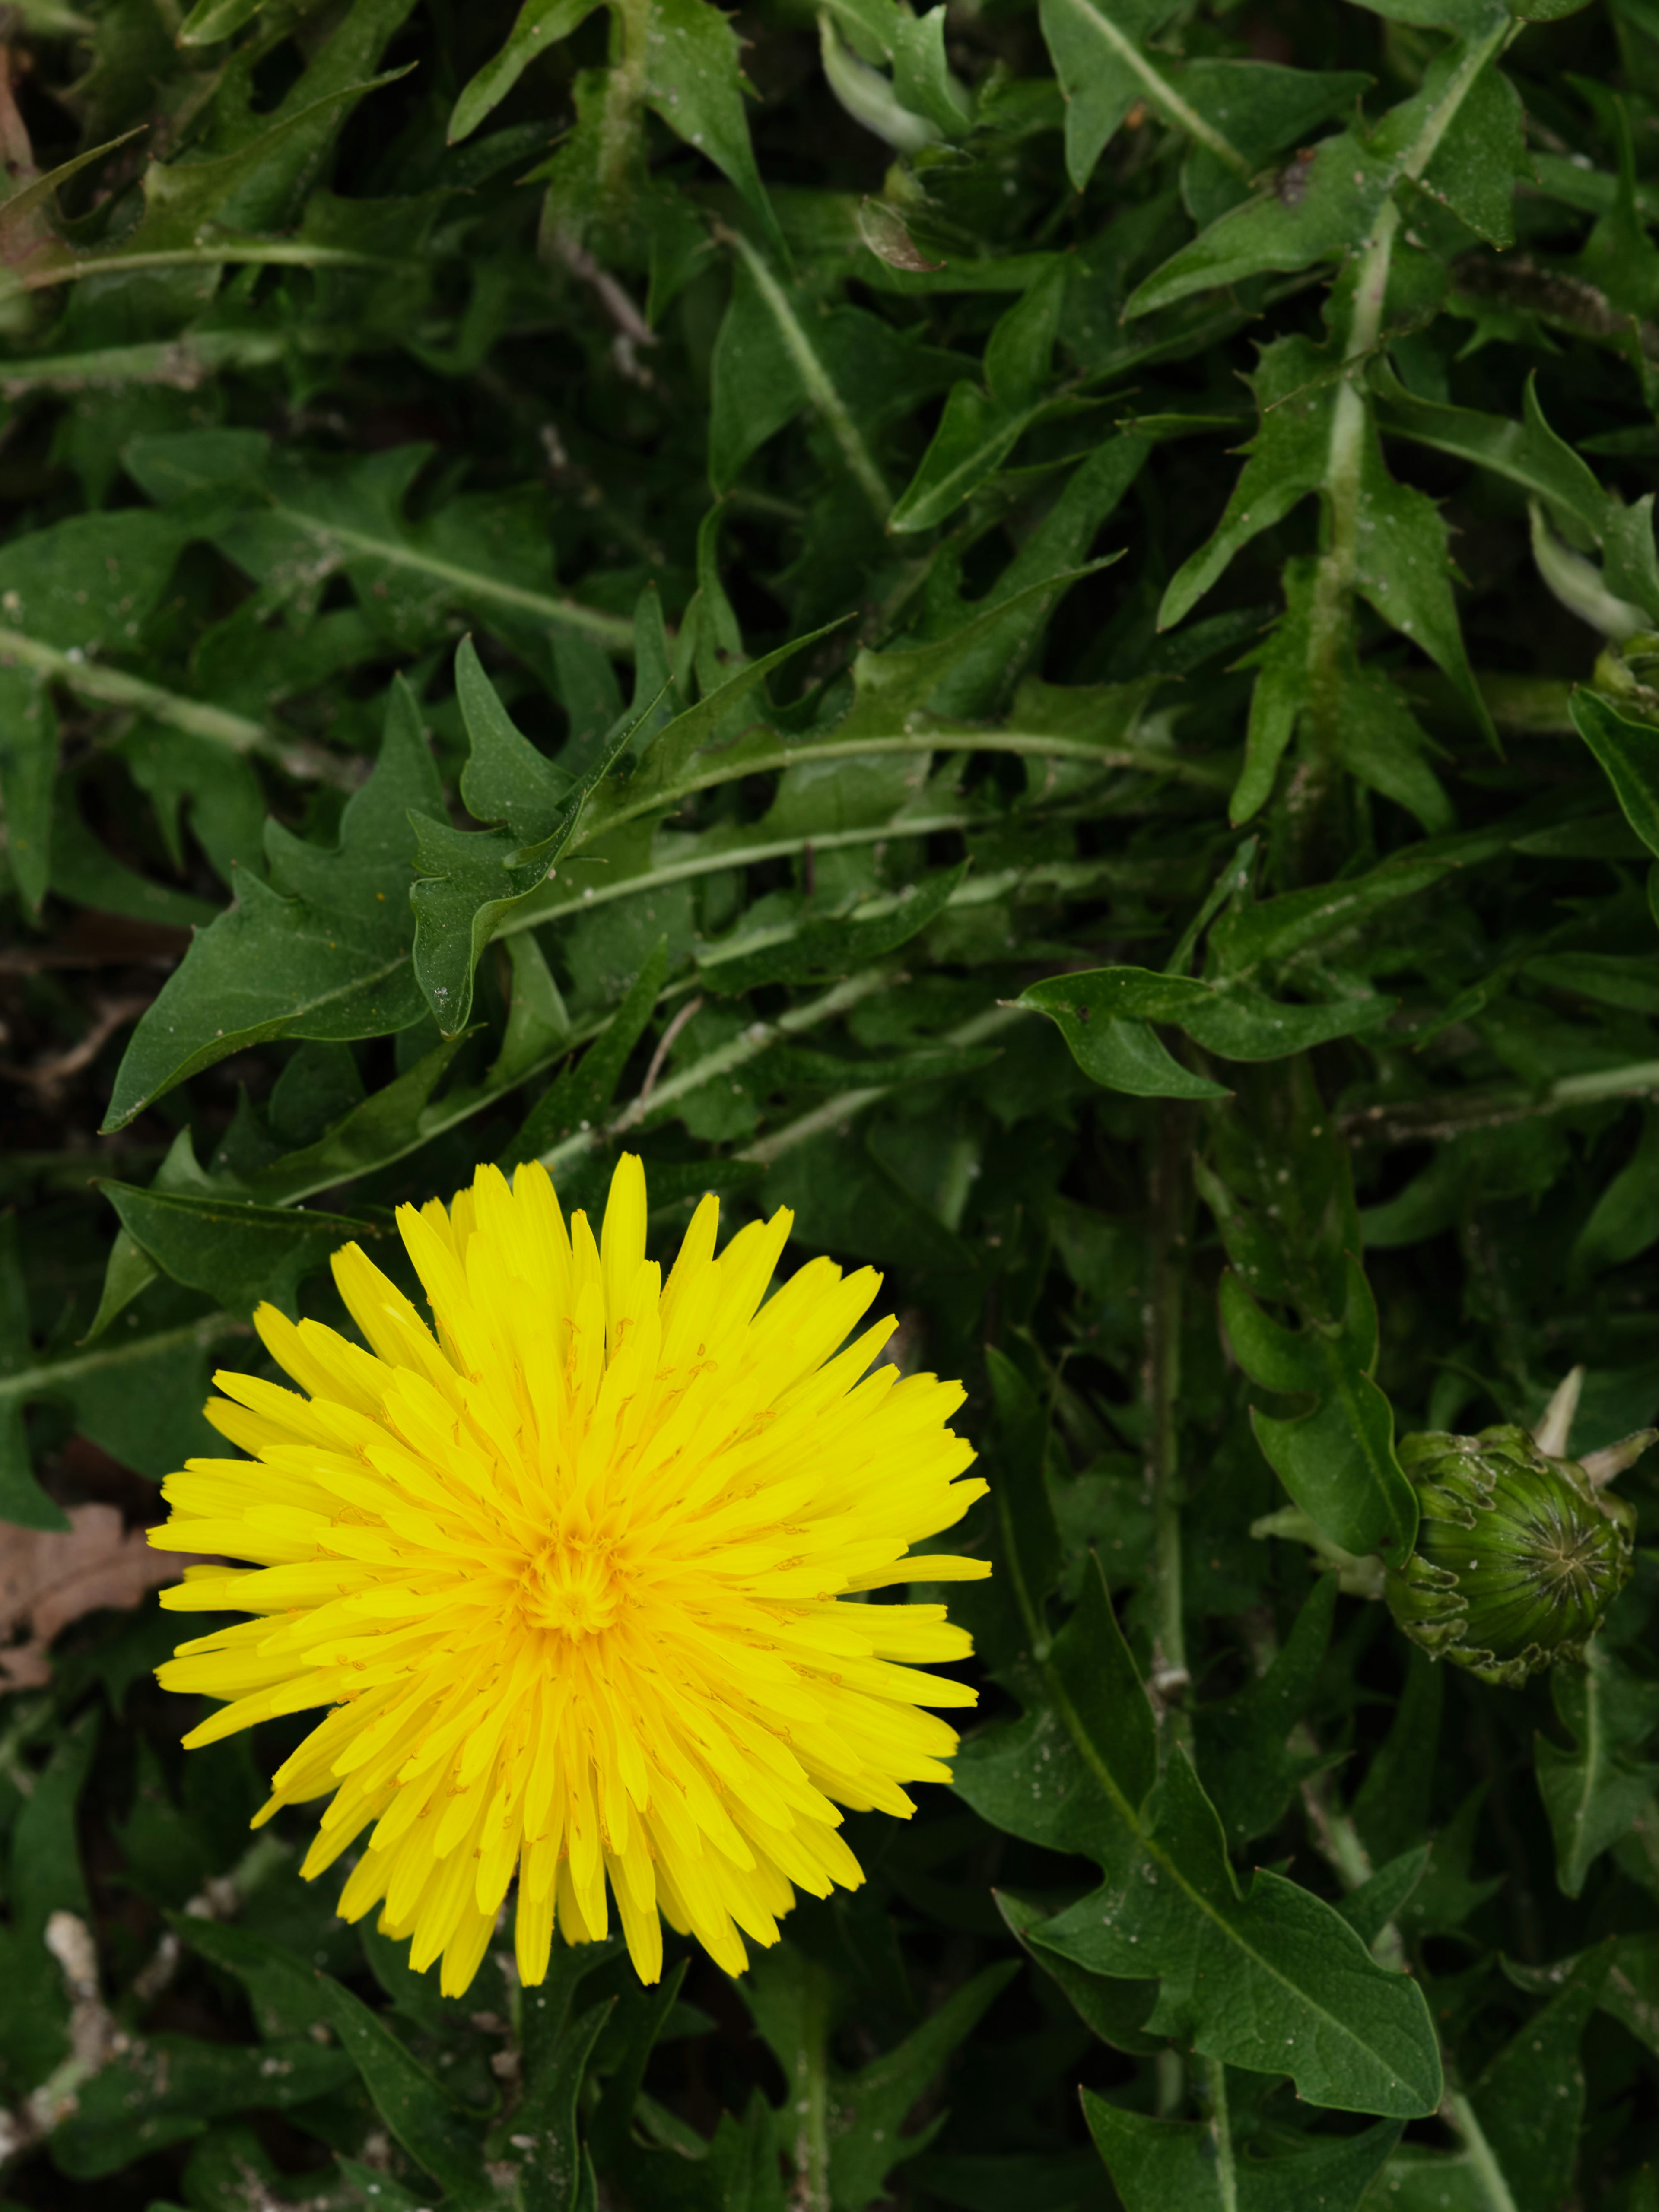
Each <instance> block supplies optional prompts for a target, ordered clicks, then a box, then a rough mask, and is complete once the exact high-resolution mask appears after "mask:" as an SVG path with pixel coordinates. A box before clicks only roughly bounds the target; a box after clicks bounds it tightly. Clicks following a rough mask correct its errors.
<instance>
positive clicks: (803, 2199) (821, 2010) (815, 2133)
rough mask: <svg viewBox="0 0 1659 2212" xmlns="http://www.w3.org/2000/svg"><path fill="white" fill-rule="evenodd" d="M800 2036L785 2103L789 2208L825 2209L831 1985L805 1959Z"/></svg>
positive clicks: (793, 2210)
mask: <svg viewBox="0 0 1659 2212" xmlns="http://www.w3.org/2000/svg"><path fill="white" fill-rule="evenodd" d="M801 1972H802V1977H803V1980H804V1984H805V1988H804V1990H803V1993H802V2002H801V2008H800V2014H799V2018H800V2026H801V2040H800V2042H799V2044H798V2045H796V2049H795V2078H794V2080H793V2081H792V2082H791V2083H790V2085H789V2088H790V2095H789V2105H790V2109H791V2110H792V2111H793V2113H794V2114H795V2117H796V2118H797V2119H798V2120H799V2123H800V2125H799V2128H798V2129H797V2130H796V2131H795V2179H796V2186H795V2190H794V2192H793V2195H792V2197H790V2200H789V2202H790V2207H791V2212H829V1978H828V1976H827V1975H826V1974H825V1973H824V1971H823V1967H822V1966H817V1965H816V1964H814V1963H811V1962H804V1963H803V1965H802V1968H801Z"/></svg>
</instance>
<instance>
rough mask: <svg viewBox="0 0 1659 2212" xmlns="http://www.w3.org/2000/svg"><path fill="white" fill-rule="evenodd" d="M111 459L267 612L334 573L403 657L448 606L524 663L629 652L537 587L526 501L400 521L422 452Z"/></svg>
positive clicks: (228, 451) (534, 522) (133, 448)
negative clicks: (557, 639)
mask: <svg viewBox="0 0 1659 2212" xmlns="http://www.w3.org/2000/svg"><path fill="white" fill-rule="evenodd" d="M399 4H401V0H399ZM698 4H701V0H698ZM122 459H123V461H124V464H125V467H126V469H127V471H128V473H129V474H130V475H131V477H133V479H134V481H135V482H136V483H137V484H138V485H139V486H140V488H141V489H143V491H145V492H146V493H147V494H148V495H149V497H150V498H151V499H153V500H155V501H157V502H158V504H160V505H161V506H163V507H173V506H179V505H183V504H185V503H186V502H188V508H187V513H186V515H185V520H192V519H193V518H195V517H196V516H198V515H201V514H204V513H205V515H206V517H207V520H205V521H204V523H202V524H201V527H202V528H203V529H204V530H205V532H206V533H207V534H208V535H210V537H211V538H212V539H213V542H214V543H215V544H216V545H217V546H218V547H219V549H220V550H221V551H222V553H223V554H224V555H225V556H226V558H227V559H228V560H230V561H233V562H235V564H236V565H237V567H238V568H241V569H242V571H243V572H244V574H246V575H247V576H248V577H249V578H250V579H251V580H252V581H253V583H254V584H255V585H256V586H259V587H261V589H262V590H263V591H264V593H265V595H266V601H267V603H268V604H269V603H278V604H280V603H281V602H283V601H285V600H290V599H295V598H296V597H298V598H300V599H301V601H302V603H303V600H304V599H306V598H314V595H315V594H316V593H317V592H319V590H320V589H321V587H322V586H323V584H324V583H325V580H327V578H328V577H329V576H331V575H332V574H336V573H337V572H338V573H342V574H344V575H345V576H346V577H347V578H348V580H349V582H350V584H351V586H352V589H353V591H354V592H356V597H357V602H358V605H359V607H360V608H361V610H362V612H363V614H364V615H365V616H366V617H368V618H369V619H370V621H371V622H372V623H374V628H375V629H376V632H377V633H378V634H379V635H381V636H382V637H384V638H385V639H386V641H388V642H389V643H391V644H393V645H395V646H396V647H398V648H399V649H400V650H403V651H410V650H413V649H418V648H421V647H425V646H427V645H428V644H429V643H432V642H435V641H437V640H439V639H441V638H445V637H447V635H448V634H449V631H448V623H447V617H448V614H449V612H450V611H452V610H453V609H461V610H464V611H468V612H470V613H472V614H474V615H476V616H477V617H478V618H479V619H480V620H483V619H488V620H489V622H490V623H492V625H493V626H494V627H495V629H496V630H497V632H498V633H499V634H500V635H502V636H503V637H506V638H507V639H509V640H510V641H512V643H513V645H514V647H516V648H518V649H519V650H520V651H522V652H525V653H526V654H528V655H529V656H530V657H531V658H532V660H533V659H535V658H536V657H538V655H540V654H541V653H544V652H546V651H548V650H549V640H550V637H551V635H553V634H554V633H556V632H565V633H574V635H578V636H582V637H587V638H591V639H592V641H594V642H595V643H596V644H599V645H601V646H604V647H606V648H607V649H609V650H610V651H611V652H613V653H628V652H629V651H630V650H631V647H632V644H633V628H632V625H631V624H630V623H627V622H625V621H623V619H622V617H619V616H616V615H611V614H606V613H604V612H602V611H600V610H599V609H597V608H593V607H588V606H584V605H580V604H579V603H578V602H577V601H575V600H574V599H568V598H565V597H562V596H561V595H559V594H557V593H556V592H552V591H550V590H549V589H548V585H549V583H550V575H549V573H548V562H547V551H546V546H547V539H546V532H545V528H544V524H543V518H542V511H541V504H542V503H541V501H539V499H538V498H536V497H535V496H534V495H532V497H531V499H530V500H529V501H526V498H525V497H524V495H521V494H515V495H512V496H511V497H510V498H507V499H494V498H485V497H483V495H480V497H478V498H477V499H476V500H475V499H466V498H457V499H452V500H450V501H447V502H446V504H445V505H444V506H442V507H440V509H439V510H438V512H437V513H435V515H433V516H432V517H431V518H430V519H428V520H422V521H418V522H411V521H410V520H408V518H407V517H406V515H405V514H404V501H405V499H406V497H407V495H408V491H409V488H410V483H412V481H413V479H414V477H415V476H416V474H417V473H418V471H420V469H421V467H422V465H423V464H424V462H425V461H426V459H427V450H426V449H425V448H424V447H403V448H401V449H397V450H394V451H392V452H390V453H371V454H368V455H364V456H361V457H357V458H354V459H351V460H349V461H348V462H345V463H343V464H342V463H340V462H337V461H333V460H331V459H325V458H323V457H316V458H310V459H308V458H307V456H305V455H304V454H302V453H297V452H295V451H293V450H291V449H289V448H288V447H273V445H272V444H271V442H270V440H269V439H267V438H265V437H264V436H262V435H259V434H258V433H256V432H254V431H251V430H188V431H179V432H170V433H167V435H151V436H145V437H137V438H135V439H133V440H132V441H131V443H130V444H129V445H128V446H127V447H126V448H125V451H124V453H123V456H122Z"/></svg>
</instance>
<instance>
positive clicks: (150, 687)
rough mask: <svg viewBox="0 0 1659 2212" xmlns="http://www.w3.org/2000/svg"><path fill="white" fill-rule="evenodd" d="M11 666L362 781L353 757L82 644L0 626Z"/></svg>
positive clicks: (287, 763) (295, 767) (291, 767)
mask: <svg viewBox="0 0 1659 2212" xmlns="http://www.w3.org/2000/svg"><path fill="white" fill-rule="evenodd" d="M7 665H9V666H12V667H16V668H28V669H32V670H33V671H34V672H35V674H37V675H39V676H43V677H46V678H48V679H49V680H51V681H52V682H53V683H56V684H63V686H64V689H65V690H69V691H72V692H73V693H74V694H75V696H76V698H77V699H85V700H88V701H89V702H91V703H92V704H93V705H94V706H99V707H130V708H132V710H133V711H134V712H135V713H137V714H151V715H153V716H154V717H155V720H157V721H158V722H165V723H167V725H168V726H169V727H170V728H172V729H175V730H183V731H185V732H187V733H188V734H189V735H190V736H191V737H193V738H208V739H209V740H210V742H211V743H213V744H218V745H227V746H228V747H229V749H230V750H231V751H232V752H237V753H258V754H261V755H263V756H264V758H265V759H267V760H271V761H274V762H275V763H276V765H277V766H278V767H279V768H281V769H286V770H287V772H288V774H289V775H292V776H296V777H297V776H314V777H316V778H317V780H318V781H319V782H324V783H331V784H336V785H338V786H340V787H343V788H351V789H355V788H356V785H357V783H358V781H359V780H360V779H359V775H358V767H359V764H358V763H357V762H356V760H354V759H352V758H351V757H349V755H346V754H341V753H331V752H329V751H327V750H325V748H324V747H322V746H321V745H312V744H307V743H306V742H305V741H304V739H303V738H287V737H284V736H283V734H282V732H280V731H276V730H269V729H267V728H266V727H265V726H264V723H263V722H256V721H253V720H250V718H249V717H248V716H247V715H246V714H232V713H231V712H230V711H229V709H228V708H224V707H214V706H210V705H209V704H208V703H207V702H206V701H204V700H201V699H188V698H185V696H184V695H183V694H182V693H180V692H178V691H168V690H164V689H163V687H162V686H161V684H147V683H146V682H145V681H144V679H143V677H141V676H129V675H128V674H127V672H126V671H125V669H122V668H109V667H106V666H105V665H103V664H102V663H101V662H99V661H96V660H89V659H88V658H87V656H86V654H85V653H83V652H82V651H80V650H79V649H78V648H71V649H70V650H69V651H63V650H60V648H59V647H57V646H55V645H47V644H46V643H45V642H44V641H42V640H41V639H40V638H38V637H30V636H29V635H28V634H27V631H24V630H21V629H0V667H4V666H7Z"/></svg>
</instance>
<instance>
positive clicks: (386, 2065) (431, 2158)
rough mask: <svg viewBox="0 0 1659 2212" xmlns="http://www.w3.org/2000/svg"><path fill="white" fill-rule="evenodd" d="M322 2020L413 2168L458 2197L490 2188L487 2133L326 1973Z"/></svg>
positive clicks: (322, 1981) (320, 1983)
mask: <svg viewBox="0 0 1659 2212" xmlns="http://www.w3.org/2000/svg"><path fill="white" fill-rule="evenodd" d="M317 1984H318V1988H319V1990H320V1992H321V1995H322V2002H323V2010H324V2016H325V2018H326V2020H327V2021H328V2022H329V2024H330V2026H331V2027H332V2028H333V2030H334V2033H336V2035H337V2036H338V2037H339V2039H340V2042H341V2044H342V2045H343V2049H344V2052H345V2055H346V2056H347V2057H349V2060H350V2062H351V2063H352V2064H353V2065H354V2066H355V2067H356V2069H357V2072H358V2073H359V2074H360V2075H362V2082H363V2087H365V2088H366V2089H367V2090H368V2093H369V2095H370V2096H371V2097H372V2098H373V2099H374V2109H375V2111H376V2112H379V2114H380V2118H382V2119H383V2120H384V2121H385V2122H386V2127H387V2128H388V2130H390V2131H391V2133H392V2136H393V2137H394V2138H395V2139H396V2140H397V2141H398V2142H399V2143H401V2144H402V2146H403V2148H404V2149H405V2150H406V2151H407V2152H408V2153H409V2154H410V2157H411V2158H412V2159H413V2160H415V2162H416V2165H417V2166H421V2167H422V2168H423V2169H424V2171H425V2172H428V2173H429V2174H430V2175H431V2176H432V2178H433V2179H434V2180H435V2181H437V2182H441V2184H442V2185H443V2186H444V2187H445V2188H446V2189H448V2190H453V2191H455V2192H456V2193H457V2194H458V2195H459V2196H460V2197H464V2198H465V2197H469V2196H470V2195H473V2194H477V2195H479V2196H482V2195H483V2192H484V2190H485V2188H486V2186H487V2183H486V2177H485V2174H484V2170H483V2142H482V2131H481V2130H480V2129H479V2128H478V2126H477V2123H476V2121H473V2120H471V2119H470V2118H468V2117H467V2116H466V2115H465V2114H464V2113H462V2112H460V2111H459V2109H458V2107H457V2106H455V2105H453V2103H452V2102H451V2101H450V2099H449V2097H448V2096H447V2093H445V2091H444V2089H443V2087H442V2086H441V2084H440V2083H439V2082H438V2081H435V2080H434V2078H433V2076H432V2075H430V2074H428V2072H427V2070H426V2069H425V2067H423V2066H422V2065H421V2064H420V2063H418V2062H417V2061H416V2059H415V2058H414V2057H412V2056H411V2055H410V2052H409V2051H406V2050H405V2049H404V2046H403V2045H402V2044H401V2043H400V2042H399V2041H398V2039H397V2037H396V2036H395V2035H394V2034H393V2033H392V2030H391V2029H390V2028H389V2027H387V2025H386V2021H385V2020H384V2019H383V2018H382V2016H381V2015H380V2014H379V2013H376V2012H371V2011H370V2010H369V2008H368V2006H367V2005H366V2004H365V2003H364V2002H363V2001H362V1998H361V1997H357V1996H353V1995H352V1993H351V1991H350V1990H348V1989H346V1988H344V1987H343V1985H342V1984H340V1983H338V1982H336V1981H332V1980H331V1979H330V1978H329V1977H328V1976H327V1975H326V1974H319V1975H318V1977H317Z"/></svg>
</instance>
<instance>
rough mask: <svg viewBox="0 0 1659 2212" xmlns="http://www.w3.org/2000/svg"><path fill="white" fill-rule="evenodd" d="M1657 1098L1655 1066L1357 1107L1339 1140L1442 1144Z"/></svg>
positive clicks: (1637, 1063) (1645, 1063)
mask: <svg viewBox="0 0 1659 2212" xmlns="http://www.w3.org/2000/svg"><path fill="white" fill-rule="evenodd" d="M1650 1097H1659V1060H1632V1061H1631V1062H1630V1063H1629V1064H1628V1065H1627V1066H1624V1067H1599V1068H1592V1069H1590V1070H1589V1072H1588V1073H1585V1074H1583V1075H1563V1076H1559V1077H1558V1078H1557V1079H1556V1080H1555V1081H1554V1082H1553V1083H1547V1084H1545V1085H1543V1086H1542V1088H1541V1089H1540V1090H1536V1091H1528V1090H1523V1089H1522V1087H1521V1086H1520V1085H1515V1086H1513V1087H1512V1088H1506V1089H1504V1090H1502V1091H1461V1092H1453V1093H1451V1094H1450V1095H1449V1096H1448V1097H1442V1098H1419V1099H1413V1101H1411V1102H1410V1103H1409V1104H1406V1103H1402V1104H1401V1105H1399V1106H1393V1107H1390V1106H1361V1107H1358V1108H1355V1109H1352V1110H1351V1111H1350V1112H1348V1113H1346V1114H1345V1115H1343V1116H1342V1117H1341V1126H1342V1131H1343V1134H1344V1135H1345V1136H1346V1137H1347V1138H1349V1139H1351V1141H1352V1142H1353V1143H1355V1144H1360V1145H1376V1144H1383V1145H1411V1144H1441V1143H1446V1142H1449V1140H1450V1139H1452V1138H1454V1137H1462V1136H1467V1135H1468V1134H1469V1133H1470V1132H1471V1131H1473V1130H1476V1129H1496V1128H1499V1127H1502V1126H1503V1125H1504V1123H1506V1122H1510V1121H1529V1120H1530V1119H1531V1118H1532V1117H1533V1116H1534V1115H1539V1114H1559V1113H1562V1112H1565V1110H1566V1109H1568V1108H1569V1107H1572V1106H1592V1105H1595V1104H1598V1103H1600V1102H1601V1100H1603V1099H1607V1098H1650Z"/></svg>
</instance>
